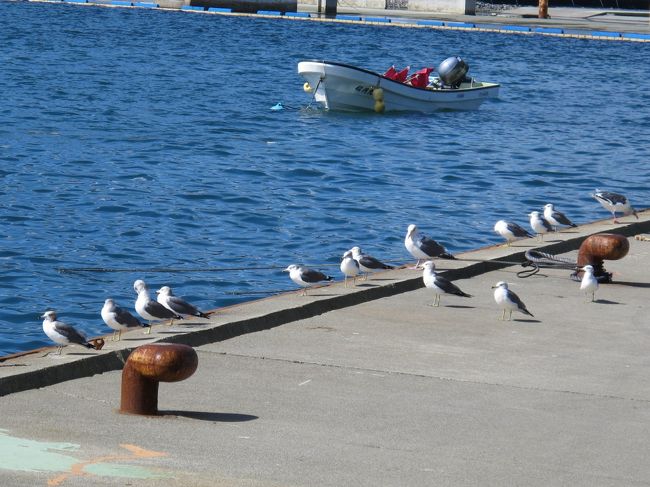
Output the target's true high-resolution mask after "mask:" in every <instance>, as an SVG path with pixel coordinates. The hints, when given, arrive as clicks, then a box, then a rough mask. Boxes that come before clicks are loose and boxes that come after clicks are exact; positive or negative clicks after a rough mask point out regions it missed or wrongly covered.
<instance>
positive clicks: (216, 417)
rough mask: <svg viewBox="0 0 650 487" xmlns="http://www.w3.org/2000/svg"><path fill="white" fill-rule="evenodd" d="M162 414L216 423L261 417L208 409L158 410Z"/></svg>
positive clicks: (238, 421)
mask: <svg viewBox="0 0 650 487" xmlns="http://www.w3.org/2000/svg"><path fill="white" fill-rule="evenodd" d="M158 413H159V414H160V415H161V416H182V417H184V418H189V419H198V420H199V421H211V422H214V423H241V422H244V421H253V420H255V419H259V417H258V416H253V415H251V414H239V413H215V412H208V411H158Z"/></svg>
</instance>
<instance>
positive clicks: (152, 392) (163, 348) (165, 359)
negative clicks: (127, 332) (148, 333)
mask: <svg viewBox="0 0 650 487" xmlns="http://www.w3.org/2000/svg"><path fill="white" fill-rule="evenodd" d="M198 364H199V357H198V356H197V355H196V352H195V351H194V349H193V348H192V347H189V346H187V345H180V344H175V343H169V344H167V343H164V344H163V343H152V344H149V345H143V346H141V347H138V348H136V349H135V350H134V351H133V352H132V353H131V355H129V358H128V359H127V361H126V364H125V365H124V370H122V398H121V402H120V412H121V413H128V414H145V415H150V416H155V415H157V414H158V383H159V382H161V381H162V382H178V381H181V380H184V379H187V378H188V377H190V376H191V375H192V374H193V373H194V371H195V370H196V367H197V366H198Z"/></svg>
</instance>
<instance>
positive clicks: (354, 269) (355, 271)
mask: <svg viewBox="0 0 650 487" xmlns="http://www.w3.org/2000/svg"><path fill="white" fill-rule="evenodd" d="M341 272H342V273H343V275H344V276H345V278H344V280H343V282H344V284H345V287H348V277H351V278H352V285H353V286H354V285H355V284H356V282H357V276H358V275H359V262H357V261H356V260H354V257H352V251H351V250H348V251H347V252H346V253H345V254H343V260H341Z"/></svg>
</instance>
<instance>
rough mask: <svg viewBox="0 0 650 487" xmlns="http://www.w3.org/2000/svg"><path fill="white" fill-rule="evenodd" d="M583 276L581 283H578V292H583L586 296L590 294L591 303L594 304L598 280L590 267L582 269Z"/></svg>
mask: <svg viewBox="0 0 650 487" xmlns="http://www.w3.org/2000/svg"><path fill="white" fill-rule="evenodd" d="M582 270H583V271H584V274H583V275H582V281H581V282H580V290H581V291H584V292H585V294H586V295H587V296H589V293H591V302H592V303H593V302H594V296H595V295H596V291H597V290H598V279H596V277H595V276H594V267H593V266H591V265H586V266H584V267H583V268H582Z"/></svg>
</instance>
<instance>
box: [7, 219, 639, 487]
mask: <svg viewBox="0 0 650 487" xmlns="http://www.w3.org/2000/svg"><path fill="white" fill-rule="evenodd" d="M640 216H641V218H640V220H639V221H638V222H637V221H636V220H634V219H630V218H629V217H627V218H624V219H623V221H624V222H625V223H623V224H620V225H614V224H612V223H611V221H610V220H607V221H600V222H596V223H593V224H589V225H584V226H581V227H579V228H578V229H571V230H566V231H562V232H559V233H557V234H548V235H547V236H546V238H545V240H547V241H546V242H542V243H539V242H537V241H534V240H521V241H517V242H515V243H514V244H513V246H511V247H503V246H498V247H489V248H484V249H479V250H476V251H473V252H468V253H465V254H462V255H460V256H459V257H460V258H461V260H458V261H437V265H438V268H439V270H441V271H443V272H444V273H445V274H444V275H445V276H446V277H448V278H450V279H452V280H454V282H455V283H456V284H457V285H458V286H459V287H460V288H461V289H463V290H464V291H465V292H467V293H470V294H472V295H473V296H474V297H473V298H460V297H456V296H446V295H445V296H443V297H442V303H441V306H440V307H439V308H434V307H432V306H430V305H431V303H432V302H433V294H432V292H431V290H429V289H426V288H423V287H422V280H421V271H417V270H412V269H409V268H406V267H405V268H401V269H397V270H395V271H389V272H385V273H382V274H377V275H375V276H373V277H371V279H370V280H368V281H365V282H361V283H358V285H357V287H356V288H344V287H343V283H342V282H337V283H336V284H333V285H331V286H327V287H322V288H319V289H314V290H313V291H310V294H309V295H308V296H300V295H299V294H298V293H287V294H283V295H279V296H275V297H272V298H269V299H264V300H259V301H254V302H250V303H246V304H242V305H238V306H234V307H231V308H226V309H223V310H219V311H218V312H217V313H216V314H215V315H213V316H212V317H211V319H210V321H209V323H204V324H199V323H200V321H199V320H196V321H189V320H188V321H186V322H185V323H183V324H174V325H173V326H172V327H168V326H165V325H161V326H157V327H155V328H154V330H153V333H152V335H151V336H146V335H143V334H142V331H140V330H136V331H133V332H129V333H126V334H125V335H124V338H123V340H122V341H121V342H110V341H107V344H106V346H105V348H104V349H103V350H102V351H101V352H92V351H91V352H88V351H86V350H85V349H81V348H74V347H72V346H70V347H67V349H65V350H64V353H63V355H62V356H61V357H60V358H58V357H56V356H51V355H48V356H45V357H43V356H42V355H43V354H44V351H40V352H39V353H32V354H28V355H25V356H23V357H19V358H14V359H11V360H6V361H4V362H2V363H1V364H0V393H1V394H4V397H2V398H1V399H0V400H1V401H2V411H3V414H2V419H1V420H0V430H2V431H0V444H2V451H3V452H10V453H11V454H10V455H9V456H8V459H3V462H2V465H0V475H1V476H2V478H3V484H5V485H12V486H33V485H66V486H68V485H72V486H75V485H91V484H92V485H131V486H140V485H142V486H145V485H146V486H158V485H160V486H177V485H178V486H181V485H183V486H187V485H192V486H215V485H217V486H280V485H282V486H287V485H289V486H342V485H360V486H377V485H382V486H404V485H408V486H431V485H450V486H452V485H453V486H458V485H540V486H541V485H544V486H547V485H568V484H570V485H585V486H587V485H589V486H593V485H637V484H638V485H645V484H646V483H648V479H650V465H649V464H648V462H647V461H646V458H647V455H648V453H649V452H650V440H648V438H649V437H650V421H649V420H650V374H649V373H648V372H649V370H650V363H649V361H648V349H650V322H649V321H648V305H647V303H648V292H649V288H650V275H649V274H648V268H649V267H648V263H649V261H650V241H646V240H642V239H636V238H635V236H638V235H642V234H646V233H648V232H650V212H647V211H646V212H644V213H642V214H641V215H640ZM599 232H611V233H619V234H623V235H625V236H627V237H628V238H629V243H630V251H629V254H628V255H627V256H626V257H625V258H623V259H622V260H618V261H609V262H605V267H606V268H607V270H608V271H610V272H613V273H614V281H615V282H614V283H613V284H603V285H601V286H600V289H599V290H598V291H597V293H596V301H595V302H593V303H591V302H587V300H586V297H585V295H584V294H583V293H582V292H581V291H580V290H579V284H578V283H577V282H575V281H572V280H571V279H569V273H570V271H567V270H560V269H542V270H541V271H540V272H539V273H538V274H536V275H534V276H532V277H528V278H520V277H517V272H519V271H521V270H522V267H521V266H520V265H518V263H519V262H521V261H522V255H523V252H524V251H525V250H527V249H530V248H539V249H540V250H544V251H547V252H551V253H556V254H560V255H562V256H563V257H568V258H575V257H576V255H577V252H576V251H577V248H578V247H579V245H580V242H582V240H584V238H586V237H587V236H589V235H591V234H594V233H599ZM463 259H464V260H463ZM497 281H508V282H509V283H511V286H510V288H511V289H512V290H513V291H515V292H516V293H517V294H518V295H519V296H520V297H521V299H522V300H523V301H524V302H525V303H526V304H527V306H528V309H529V310H530V311H531V312H532V313H533V314H534V315H535V316H534V318H531V317H528V316H524V315H520V314H519V315H517V314H515V315H513V318H514V319H513V321H501V320H500V319H499V318H500V316H501V310H500V309H498V307H497V305H496V303H495V302H494V300H493V297H492V290H491V289H490V288H491V286H492V285H493V284H494V283H496V282H497ZM161 340H166V341H174V342H179V343H187V344H190V345H192V346H194V347H196V351H197V353H198V357H199V365H198V368H197V370H196V372H195V374H194V375H193V376H192V377H190V378H189V379H187V380H185V381H182V382H178V383H174V384H161V385H160V389H161V394H160V401H159V405H158V406H159V410H160V412H161V413H163V415H162V416H161V417H139V416H128V415H126V416H125V415H121V414H119V413H118V412H117V409H118V408H119V398H120V376H121V372H120V371H119V368H120V364H121V363H122V362H123V361H124V359H125V358H126V356H128V353H129V351H130V350H131V349H133V348H134V347H136V346H138V345H141V344H144V343H148V342H155V341H161ZM93 374H95V375H93ZM73 376H74V377H82V378H78V379H76V380H65V381H63V382H62V380H64V379H67V378H70V377H73ZM83 376H86V377H83ZM19 390H20V391H21V392H17V391H19ZM37 453H38V454H37Z"/></svg>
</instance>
